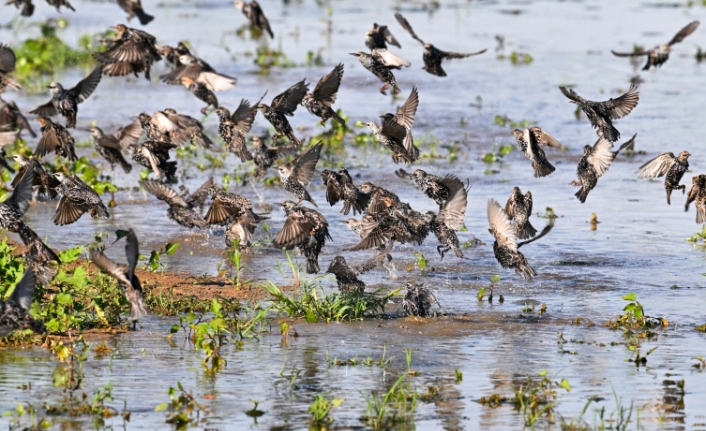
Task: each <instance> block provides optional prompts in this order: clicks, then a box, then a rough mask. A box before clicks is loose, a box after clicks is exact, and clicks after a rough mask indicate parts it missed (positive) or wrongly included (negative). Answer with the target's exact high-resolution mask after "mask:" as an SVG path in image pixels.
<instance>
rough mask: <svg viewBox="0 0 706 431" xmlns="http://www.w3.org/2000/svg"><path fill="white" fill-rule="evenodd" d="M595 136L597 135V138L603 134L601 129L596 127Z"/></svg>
mask: <svg viewBox="0 0 706 431" xmlns="http://www.w3.org/2000/svg"><path fill="white" fill-rule="evenodd" d="M596 136H598V137H599V138H600V137H602V136H603V134H602V133H601V129H596Z"/></svg>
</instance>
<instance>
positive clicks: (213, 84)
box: [196, 72, 238, 91]
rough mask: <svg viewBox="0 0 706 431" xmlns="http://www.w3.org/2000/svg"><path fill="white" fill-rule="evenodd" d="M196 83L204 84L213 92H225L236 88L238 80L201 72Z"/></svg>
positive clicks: (218, 74) (214, 73)
mask: <svg viewBox="0 0 706 431" xmlns="http://www.w3.org/2000/svg"><path fill="white" fill-rule="evenodd" d="M196 82H200V83H202V84H204V85H205V86H206V87H208V89H209V90H211V91H225V90H230V89H231V88H233V87H235V84H236V83H237V82H238V79H237V78H233V77H231V76H228V75H223V74H220V73H216V72H201V73H200V74H199V75H198V77H197V78H196Z"/></svg>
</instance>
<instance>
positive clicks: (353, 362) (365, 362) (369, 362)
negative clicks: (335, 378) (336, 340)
mask: <svg viewBox="0 0 706 431" xmlns="http://www.w3.org/2000/svg"><path fill="white" fill-rule="evenodd" d="M386 353H387V348H386V347H383V350H382V356H381V357H380V359H378V360H375V359H373V358H372V357H371V356H368V357H367V358H365V359H358V357H357V356H355V357H353V358H350V359H338V358H333V359H331V357H330V356H329V354H328V351H327V352H326V362H328V365H329V367H331V366H334V365H335V366H353V367H355V366H365V367H372V366H376V367H381V368H382V367H386V366H388V365H390V364H391V363H392V360H393V359H394V358H386V357H385V354H386Z"/></svg>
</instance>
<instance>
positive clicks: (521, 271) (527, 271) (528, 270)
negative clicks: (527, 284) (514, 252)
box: [515, 258, 537, 281]
mask: <svg viewBox="0 0 706 431" xmlns="http://www.w3.org/2000/svg"><path fill="white" fill-rule="evenodd" d="M515 272H516V273H517V274H518V275H521V276H523V277H524V278H525V281H530V280H532V277H534V276H536V275H537V273H536V272H535V270H534V269H532V267H531V266H530V264H529V263H527V260H525V259H524V258H523V259H522V262H521V263H519V264H518V265H517V267H515Z"/></svg>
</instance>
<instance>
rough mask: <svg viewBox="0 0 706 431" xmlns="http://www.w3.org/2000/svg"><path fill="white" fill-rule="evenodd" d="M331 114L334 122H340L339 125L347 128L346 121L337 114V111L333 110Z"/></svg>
mask: <svg viewBox="0 0 706 431" xmlns="http://www.w3.org/2000/svg"><path fill="white" fill-rule="evenodd" d="M331 112H332V113H333V117H332V118H333V119H334V120H336V121H338V123H339V124H341V125H342V126H345V125H346V120H344V119H343V118H341V116H340V115H338V113H337V112H336V111H334V110H333V109H332V110H331Z"/></svg>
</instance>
